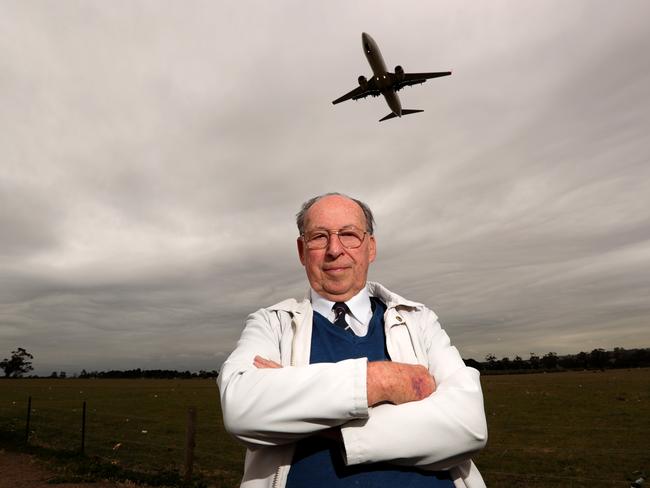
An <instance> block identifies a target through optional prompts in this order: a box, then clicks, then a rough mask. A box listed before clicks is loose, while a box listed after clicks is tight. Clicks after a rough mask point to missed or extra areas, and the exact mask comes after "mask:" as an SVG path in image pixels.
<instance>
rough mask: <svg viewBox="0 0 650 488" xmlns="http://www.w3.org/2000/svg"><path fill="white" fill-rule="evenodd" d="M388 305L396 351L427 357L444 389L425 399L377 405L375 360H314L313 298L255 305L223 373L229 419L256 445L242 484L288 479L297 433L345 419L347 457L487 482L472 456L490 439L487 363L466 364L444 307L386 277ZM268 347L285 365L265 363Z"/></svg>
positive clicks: (383, 296) (280, 483)
mask: <svg viewBox="0 0 650 488" xmlns="http://www.w3.org/2000/svg"><path fill="white" fill-rule="evenodd" d="M368 290H369V292H370V295H371V296H375V297H378V298H379V299H380V300H382V301H383V302H384V303H385V304H386V306H387V309H386V313H385V315H384V320H385V330H386V347H387V350H388V354H389V356H390V358H391V360H393V361H398V362H403V363H411V364H421V365H424V366H426V367H428V369H429V371H430V373H431V375H432V376H433V377H434V379H435V381H436V391H435V392H434V393H433V394H432V395H430V396H429V397H427V398H425V399H424V400H421V401H417V402H409V403H404V404H401V405H392V404H382V405H378V406H376V407H373V408H369V407H368V403H367V394H366V370H367V367H366V364H367V360H366V359H365V358H362V359H348V360H345V361H341V362H338V363H321V364H312V365H310V364H309V353H310V349H311V330H312V319H313V311H312V308H311V303H310V302H309V300H303V301H301V302H298V301H296V300H294V299H289V300H285V301H283V302H281V303H278V304H277V305H274V306H272V307H269V308H265V309H261V310H258V311H257V312H255V313H253V314H251V315H250V316H249V317H248V319H247V321H246V327H245V328H244V331H243V332H242V335H241V338H240V339H239V342H238V343H237V347H236V349H235V350H234V351H233V353H232V354H231V355H230V356H229V357H228V359H227V360H226V361H225V362H224V364H223V366H222V367H221V371H220V372H219V377H218V379H217V382H218V384H219V389H220V393H221V406H222V409H223V419H224V426H225V427H226V430H228V432H230V433H231V434H232V435H234V436H235V437H236V438H237V439H239V440H240V441H241V442H243V443H244V444H245V445H246V446H247V448H248V449H247V452H246V461H245V464H244V477H243V479H242V484H241V487H242V488H267V487H269V488H270V487H273V488H284V486H285V483H286V480H287V474H288V472H289V468H290V465H291V460H292V458H293V453H294V448H295V442H296V441H298V440H300V439H302V438H305V437H307V436H310V435H312V434H313V433H315V432H317V431H319V430H323V429H327V428H329V427H333V426H340V427H341V434H342V438H343V444H344V447H343V450H344V452H343V456H344V459H345V462H346V463H347V464H348V465H353V464H362V463H375V462H380V461H386V462H391V463H394V464H400V465H408V466H417V467H419V468H421V469H428V470H449V471H450V474H451V477H452V479H453V481H454V483H455V486H456V487H457V488H484V487H485V484H484V482H483V479H482V478H481V475H480V474H479V472H478V470H477V469H476V466H475V465H474V463H472V461H471V459H470V456H471V455H472V454H474V453H476V452H477V451H479V450H480V449H482V448H483V447H484V446H485V443H486V441H487V425H486V421H485V413H484V410H483V395H482V392H481V385H480V381H479V374H478V371H476V370H475V369H472V368H469V367H466V366H465V364H464V363H463V361H462V359H461V357H460V355H459V354H458V351H457V350H456V348H455V347H453V346H451V345H450V343H449V337H448V336H447V334H446V333H445V331H444V330H442V328H441V327H440V324H439V323H438V318H437V316H436V315H435V314H434V313H433V312H432V311H431V310H429V309H428V308H426V307H425V306H424V305H422V304H420V303H415V302H411V301H409V300H406V299H404V298H402V297H400V296H399V295H396V294H394V293H392V292H390V291H388V290H387V289H386V288H384V287H383V286H381V285H379V284H377V283H370V282H369V283H368ZM256 355H260V356H262V357H264V358H267V359H271V360H273V361H276V362H278V363H280V364H282V366H283V368H281V369H257V368H255V367H254V366H253V358H254V357H255V356H256Z"/></svg>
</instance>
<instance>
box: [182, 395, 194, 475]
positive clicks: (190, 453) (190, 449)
mask: <svg viewBox="0 0 650 488" xmlns="http://www.w3.org/2000/svg"><path fill="white" fill-rule="evenodd" d="M194 446H196V407H190V408H189V409H188V410H187V434H186V437H185V482H186V483H189V482H190V481H191V480H192V465H193V464H194Z"/></svg>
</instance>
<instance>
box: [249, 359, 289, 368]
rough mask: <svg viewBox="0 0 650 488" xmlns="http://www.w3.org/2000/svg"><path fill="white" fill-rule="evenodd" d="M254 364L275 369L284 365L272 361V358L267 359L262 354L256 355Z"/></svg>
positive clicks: (258, 366) (257, 366)
mask: <svg viewBox="0 0 650 488" xmlns="http://www.w3.org/2000/svg"><path fill="white" fill-rule="evenodd" d="M253 365H254V366H255V367H256V368H258V369H275V368H281V367H282V365H281V364H278V363H276V362H275V361H271V360H270V359H265V358H263V357H262V356H255V359H253Z"/></svg>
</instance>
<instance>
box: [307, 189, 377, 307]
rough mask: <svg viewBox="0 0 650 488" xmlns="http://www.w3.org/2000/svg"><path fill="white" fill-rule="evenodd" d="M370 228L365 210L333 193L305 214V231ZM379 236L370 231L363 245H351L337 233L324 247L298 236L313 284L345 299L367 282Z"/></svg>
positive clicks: (330, 296)
mask: <svg viewBox="0 0 650 488" xmlns="http://www.w3.org/2000/svg"><path fill="white" fill-rule="evenodd" d="M352 227H354V228H356V229H359V230H361V231H365V230H366V219H365V216H364V214H363V210H362V209H361V207H359V205H357V204H356V203H355V202H353V201H352V200H350V199H348V198H345V197H342V196H339V195H330V196H327V197H323V198H321V199H320V200H318V201H317V202H316V203H315V204H314V205H312V206H311V208H310V209H309V210H308V211H307V214H306V215H305V234H310V233H312V232H314V231H316V230H328V231H330V232H331V231H339V230H341V229H346V228H352ZM376 252H377V248H376V244H375V238H374V237H373V236H371V235H366V236H365V238H364V240H363V243H362V244H361V246H359V247H357V248H355V249H349V248H346V247H344V246H343V245H342V244H341V241H340V240H339V238H338V236H337V235H334V234H332V235H331V236H330V239H329V242H328V244H327V247H326V248H324V249H307V246H306V244H305V242H304V240H303V239H302V237H299V238H298V254H299V256H300V262H301V263H302V265H303V266H304V267H305V271H306V272H307V279H308V280H309V284H310V285H311V287H312V288H313V289H314V291H316V292H317V293H318V294H319V295H321V296H322V297H324V298H326V299H328V300H332V301H334V302H344V301H346V300H349V299H350V298H352V297H353V296H354V295H356V294H357V293H359V291H360V290H361V289H362V288H363V287H364V286H366V278H367V276H368V266H369V265H370V263H372V262H373V261H374V260H375V255H376Z"/></svg>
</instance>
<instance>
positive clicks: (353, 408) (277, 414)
mask: <svg viewBox="0 0 650 488" xmlns="http://www.w3.org/2000/svg"><path fill="white" fill-rule="evenodd" d="M280 344H281V329H280V325H279V320H278V318H277V313H276V312H273V311H271V312H269V311H268V310H265V309H262V310H260V311H258V312H256V313H254V314H252V315H250V316H249V317H248V320H247V321H246V326H245V328H244V331H243V332H242V335H241V338H240V339H239V342H238V343H237V347H236V348H235V350H234V351H233V353H232V354H231V355H230V356H229V357H228V359H227V360H226V361H225V363H224V364H223V366H222V367H221V371H220V372H219V376H218V379H217V382H218V384H219V390H220V395H221V408H222V411H223V419H224V426H225V428H226V430H227V431H228V432H230V433H231V434H232V435H234V436H235V437H236V438H237V439H239V440H240V441H241V442H243V443H244V444H246V445H247V446H248V447H254V446H274V445H281V444H287V443H290V442H295V441H296V440H298V439H301V438H303V437H306V436H308V435H310V434H312V433H314V432H316V431H319V430H323V429H327V428H329V427H333V426H337V425H340V424H342V423H344V422H346V421H348V420H350V419H353V418H364V417H366V416H367V415H368V401H367V393H366V371H367V360H366V359H365V358H362V359H349V360H345V361H341V362H339V363H323V364H313V365H307V366H289V365H285V366H284V367H282V368H278V369H257V368H255V366H253V359H254V357H255V356H256V355H260V356H262V357H265V358H267V359H271V360H273V361H275V362H277V363H281V358H280Z"/></svg>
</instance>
